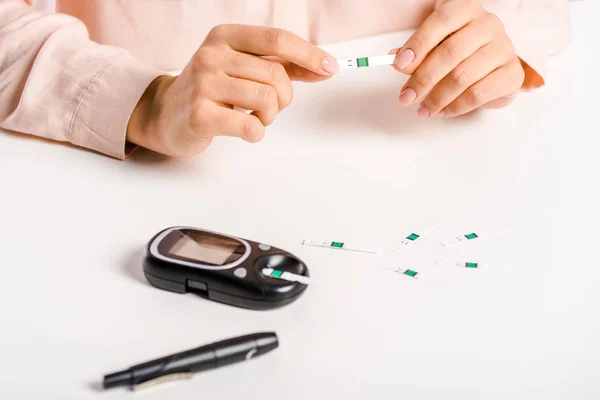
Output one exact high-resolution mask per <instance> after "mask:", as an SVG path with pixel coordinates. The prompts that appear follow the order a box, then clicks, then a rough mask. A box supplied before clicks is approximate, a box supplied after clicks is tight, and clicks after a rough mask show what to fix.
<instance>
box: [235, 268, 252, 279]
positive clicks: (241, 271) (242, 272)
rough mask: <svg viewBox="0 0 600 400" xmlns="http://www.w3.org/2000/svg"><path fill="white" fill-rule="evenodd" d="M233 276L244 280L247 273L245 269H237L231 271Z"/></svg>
mask: <svg viewBox="0 0 600 400" xmlns="http://www.w3.org/2000/svg"><path fill="white" fill-rule="evenodd" d="M233 274H234V275H235V276H237V277H238V278H240V279H244V278H245V277H246V275H247V274H248V271H246V268H238V269H236V270H235V271H233Z"/></svg>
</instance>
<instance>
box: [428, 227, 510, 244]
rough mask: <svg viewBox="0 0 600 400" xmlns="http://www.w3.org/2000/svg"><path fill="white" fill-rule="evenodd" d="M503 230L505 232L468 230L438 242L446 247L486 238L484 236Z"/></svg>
mask: <svg viewBox="0 0 600 400" xmlns="http://www.w3.org/2000/svg"><path fill="white" fill-rule="evenodd" d="M504 232H506V230H502V231H497V232H484V231H476V232H470V233H466V234H464V235H459V236H456V237H454V238H452V239H449V240H446V241H444V242H440V244H441V245H442V246H444V247H448V246H453V245H455V244H458V243H463V242H470V241H473V240H476V239H482V238H486V237H490V236H495V235H499V234H501V233H504Z"/></svg>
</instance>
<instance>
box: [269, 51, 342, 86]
mask: <svg viewBox="0 0 600 400" xmlns="http://www.w3.org/2000/svg"><path fill="white" fill-rule="evenodd" d="M262 58H264V59H267V60H271V61H276V62H278V63H279V64H281V65H283V67H284V68H285V71H286V72H287V74H288V77H289V78H290V79H291V80H292V81H300V82H320V81H325V80H327V79H329V78H331V76H326V75H319V74H315V73H314V72H312V71H310V70H308V69H306V68H303V67H301V66H299V65H296V64H294V63H293V62H290V61H287V60H284V59H283V58H280V57H274V56H271V57H262Z"/></svg>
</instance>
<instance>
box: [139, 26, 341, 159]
mask: <svg viewBox="0 0 600 400" xmlns="http://www.w3.org/2000/svg"><path fill="white" fill-rule="evenodd" d="M337 70H338V66H337V62H336V60H335V59H334V58H333V57H331V56H330V55H328V54H327V53H325V52H324V51H323V50H321V49H319V48H318V47H316V46H314V45H312V44H310V43H308V42H307V41H305V40H303V39H301V38H300V37H298V36H296V35H294V34H292V33H290V32H287V31H284V30H281V29H275V28H266V27H258V26H247V25H222V26H217V27H215V28H213V29H212V30H211V32H210V33H209V34H208V36H207V37H206V39H205V41H204V43H203V44H202V46H200V48H199V49H198V51H197V52H196V54H195V55H194V56H193V58H192V60H191V61H190V62H189V64H188V65H187V66H186V67H185V69H184V70H183V71H182V73H181V75H179V76H178V77H168V76H164V77H160V78H158V79H156V80H155V81H154V82H153V83H152V84H151V85H150V86H149V87H148V89H147V90H146V93H145V94H144V96H142V98H141V99H140V101H139V103H138V105H137V107H136V108H135V110H134V112H133V114H132V116H131V118H130V121H129V125H128V128H127V139H128V141H129V142H131V143H134V144H137V145H140V146H142V147H146V148H148V149H151V150H154V151H157V152H160V153H163V154H167V155H170V156H176V157H189V156H193V155H196V154H198V153H200V152H202V151H204V150H205V149H206V148H207V147H208V145H209V144H210V143H211V141H212V139H213V138H214V137H215V136H221V135H225V136H235V137H240V138H242V139H244V140H246V141H248V142H258V141H260V140H261V139H262V138H263V136H264V134H265V127H266V126H267V125H269V124H271V123H272V122H273V121H274V119H275V117H276V116H277V114H278V113H279V112H281V111H282V110H283V109H284V108H285V107H287V106H288V105H289V104H290V102H291V101H292V97H293V91H292V83H291V81H292V80H301V81H318V80H323V79H327V78H328V77H330V76H331V75H332V74H334V73H336V72H337ZM233 107H239V108H242V109H247V110H253V112H252V113H251V114H245V113H243V112H240V111H237V110H234V109H233Z"/></svg>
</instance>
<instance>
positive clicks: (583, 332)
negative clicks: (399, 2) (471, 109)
mask: <svg viewBox="0 0 600 400" xmlns="http://www.w3.org/2000/svg"><path fill="white" fill-rule="evenodd" d="M573 14H574V15H573V19H574V23H573V28H574V38H573V44H572V46H571V48H570V49H569V50H568V52H567V53H565V54H564V55H562V56H560V57H558V58H556V59H554V60H553V62H552V66H551V75H550V79H549V84H548V85H547V86H546V87H545V88H543V89H541V90H539V91H536V92H534V93H529V94H525V95H523V96H521V97H520V98H519V99H518V100H517V102H516V103H515V104H514V106H512V107H510V108H508V109H505V110H501V111H498V112H484V113H477V114H475V115H473V116H470V117H466V118H461V119H456V120H447V119H441V118H437V119H432V120H429V121H424V120H421V119H418V118H417V117H416V108H415V107H411V108H408V109H405V108H403V107H401V106H400V105H398V103H397V102H396V99H397V96H398V92H399V89H400V87H401V84H402V82H403V80H404V79H405V78H403V77H402V76H401V75H400V74H398V73H396V72H395V71H393V70H392V68H385V67H381V68H363V69H356V70H349V71H344V73H343V74H340V76H338V77H336V78H335V79H333V80H331V81H329V82H327V83H323V84H318V85H299V86H298V87H297V90H296V94H295V100H294V104H293V106H292V107H291V108H290V109H288V110H287V111H286V112H285V113H284V114H283V115H281V117H280V118H279V119H278V121H277V122H276V124H275V125H274V126H273V127H272V128H270V129H269V132H268V135H267V137H266V139H265V140H264V141H263V142H262V143H260V144H257V145H251V144H246V143H243V142H242V141H238V140H233V139H222V140H217V141H216V142H215V143H214V144H213V145H212V146H211V148H210V150H209V151H208V152H207V153H206V154H205V155H204V156H202V157H198V158H194V159H189V160H168V159H164V158H161V157H157V156H154V155H149V154H147V153H144V152H138V153H136V154H135V155H134V156H133V158H132V159H130V160H128V161H126V162H119V161H114V160H111V159H108V158H105V157H102V156H98V155H94V154H92V153H87V152H84V151H78V150H73V149H71V148H69V147H67V146H61V145H55V144H52V143H49V142H44V141H40V140H36V139H30V138H27V137H24V136H21V135H10V134H0V182H1V183H2V195H1V196H0V213H1V215H0V217H1V218H0V221H1V223H2V230H1V231H0V248H1V249H2V261H1V264H2V271H3V276H2V278H3V285H2V290H1V291H0V300H1V301H2V320H1V321H2V322H1V326H0V329H1V332H2V363H0V387H2V390H3V393H2V395H1V397H2V398H6V399H11V400H12V399H19V398H27V399H60V400H66V399H77V400H84V399H95V398H102V399H110V400H117V399H130V398H132V396H133V395H132V393H130V392H128V391H126V390H114V391H111V392H106V393H98V391H97V388H98V384H99V380H100V378H101V377H102V375H103V374H105V373H108V372H113V371H115V370H118V369H121V368H124V367H127V366H129V365H132V364H135V363H138V362H141V361H144V360H148V359H152V358H155V357H158V356H162V355H165V354H169V353H171V352H177V351H181V350H184V349H188V348H192V347H195V346H198V345H201V344H203V343H206V342H209V341H213V340H219V339H223V338H227V337H231V336H235V335H238V334H245V333H249V332H254V331H262V330H274V331H276V332H277V333H278V334H279V336H280V339H281V346H280V348H279V349H277V350H276V351H274V352H272V353H271V354H269V355H266V356H263V357H259V358H257V359H255V360H251V361H249V362H247V363H243V364H238V365H236V366H232V367H228V368H226V369H221V370H217V371H212V372H208V373H204V374H201V375H196V376H195V377H194V379H192V380H191V381H188V382H184V383H181V384H178V385H175V386H169V387H164V388H163V389H161V390H157V391H151V392H148V393H146V394H141V395H140V396H142V397H143V398H144V399H187V398H194V399H195V398H202V399H235V398H238V399H241V398H243V399H260V400H268V399H281V398H286V399H288V400H296V399H307V398H325V396H331V398H336V399H342V398H343V399H365V398H372V399H399V398H402V399H411V400H416V399H436V400H437V399H460V400H470V399H502V400H504V399H527V400H531V399H544V400H550V399H578V400H582V399H598V398H600V381H599V380H598V379H597V372H598V360H599V359H600V322H599V318H598V312H599V309H600V268H598V267H599V265H598V261H597V260H598V240H599V238H598V234H597V231H598V230H597V227H598V225H599V223H600V216H599V212H598V204H600V192H599V189H598V185H599V182H600V179H599V178H600V158H599V157H598V148H599V146H598V145H599V144H600V139H599V136H598V102H597V96H598V93H599V92H600V84H599V81H598V79H597V77H596V71H597V69H598V68H597V64H596V63H595V62H594V58H596V59H597V54H596V53H597V52H594V51H593V50H592V49H597V48H598V47H597V43H598V41H597V38H598V37H597V25H598V23H597V18H598V15H600V2H597V1H589V2H577V3H576V4H574V5H573ZM595 33H596V34H595ZM404 38H406V35H391V36H386V37H381V38H375V39H368V40H361V41H356V42H354V43H351V44H342V45H339V46H334V47H331V48H330V49H329V50H331V51H332V52H334V53H335V54H336V56H338V57H348V56H353V55H355V54H370V53H372V54H381V52H387V51H388V50H389V49H390V48H392V47H394V46H398V45H400V44H401V43H402V40H403V39H404ZM324 172H327V173H324ZM429 219H436V220H439V221H440V222H442V223H443V225H442V226H441V227H440V228H439V229H437V230H436V231H435V232H434V233H432V234H431V235H430V236H428V237H427V238H425V239H424V240H422V241H419V242H418V243H415V245H414V246H413V247H412V248H411V249H410V251H407V252H405V253H404V254H403V255H402V257H399V256H398V255H396V256H393V257H390V260H388V261H390V262H394V261H397V262H405V261H406V262H407V263H410V265H414V266H415V269H416V270H418V271H420V272H421V271H422V272H423V273H424V274H425V275H426V276H428V277H430V278H432V279H433V278H434V276H435V275H436V274H438V273H439V272H440V271H441V269H436V265H435V264H436V261H438V260H440V259H441V260H447V261H453V260H456V259H463V258H469V259H470V258H473V259H477V260H479V261H481V262H490V263H493V264H494V265H502V268H500V267H498V268H495V269H494V270H491V271H487V272H486V273H485V274H473V273H471V272H473V271H466V270H460V269H445V270H444V272H445V273H446V276H445V279H447V280H448V282H449V283H450V285H451V286H450V287H449V288H447V289H440V288H437V287H433V286H429V285H423V284H420V282H418V281H415V280H412V279H405V277H403V276H400V275H398V274H395V273H393V272H391V271H386V270H384V269H382V268H378V266H379V264H380V262H381V261H383V258H385V257H384V256H380V257H378V256H373V255H370V254H359V253H353V252H342V251H331V250H327V249H319V248H310V247H304V246H302V245H301V243H302V239H303V238H306V237H314V236H319V237H332V238H340V239H341V240H348V241H354V242H357V243H365V244H368V243H372V244H374V245H376V246H379V245H380V244H384V243H385V244H387V245H392V244H393V243H394V242H395V241H397V240H400V239H401V238H402V237H403V235H404V234H405V233H406V230H407V229H408V230H410V228H411V227H413V226H418V225H419V224H420V223H422V222H424V221H426V220H429ZM178 224H186V225H192V226H198V227H201V228H206V229H212V230H216V231H219V232H223V233H229V234H234V235H238V236H242V237H247V238H249V239H253V240H257V241H261V242H264V243H269V244H272V245H275V246H280V247H282V248H285V249H288V250H290V251H292V252H294V253H296V254H297V255H299V256H300V257H301V258H303V259H304V261H306V262H307V264H308V266H309V268H310V271H311V278H312V279H311V285H310V287H309V289H308V291H307V292H306V293H305V294H304V295H303V296H302V297H301V298H300V299H299V300H298V301H296V302H295V303H293V304H291V305H289V306H287V307H285V308H282V309H279V310H276V311H270V312H256V311H245V310H241V309H235V308H232V307H228V306H223V305H219V304H216V303H212V302H209V301H205V300H202V299H200V298H198V297H194V296H193V295H179V294H174V293H169V292H165V291H160V290H158V289H155V288H153V287H151V286H150V285H149V284H148V283H147V282H146V281H145V280H144V278H143V275H142V271H141V260H140V253H141V249H142V247H143V246H144V244H145V243H146V241H147V240H149V239H150V238H151V237H152V235H153V234H155V233H156V232H157V231H158V230H160V229H162V228H165V227H167V226H171V225H178ZM498 225H502V226H509V227H510V228H511V229H512V230H511V234H510V235H502V236H498V237H497V238H493V239H489V240H487V239H486V240H481V241H476V242H473V243H468V244H465V245H461V246H456V247H453V248H451V249H443V248H442V247H441V246H440V245H439V244H438V243H437V242H438V240H439V239H441V238H445V237H448V235H451V234H454V233H455V232H457V231H458V232H461V231H465V232H467V231H469V230H477V229H491V228H492V227H495V226H498ZM417 266H418V268H417ZM136 396H137V395H136Z"/></svg>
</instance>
